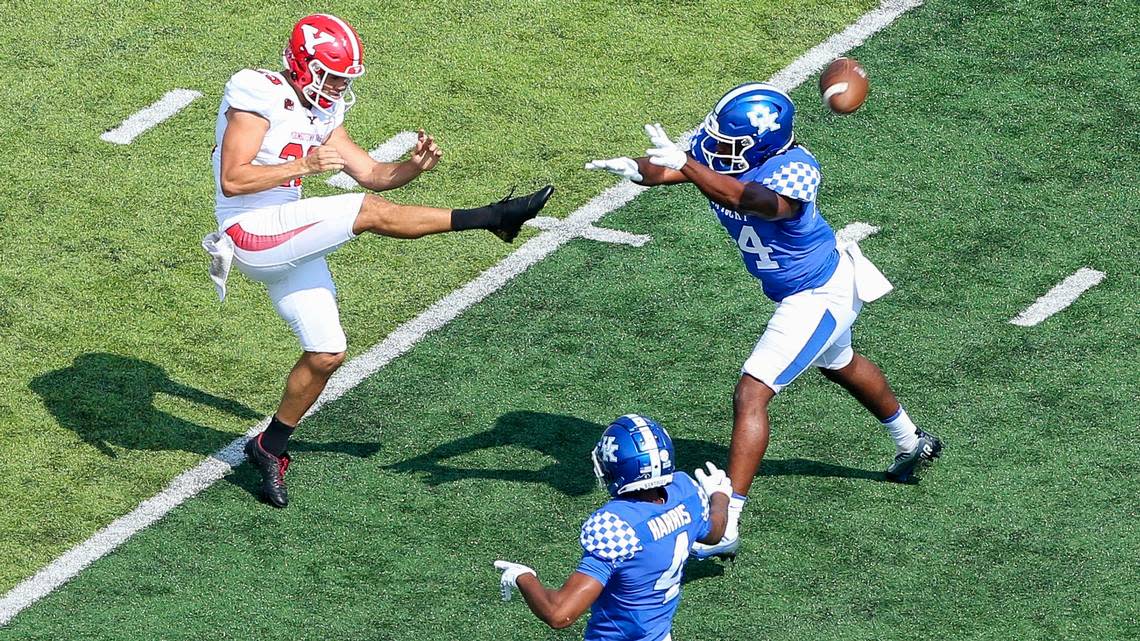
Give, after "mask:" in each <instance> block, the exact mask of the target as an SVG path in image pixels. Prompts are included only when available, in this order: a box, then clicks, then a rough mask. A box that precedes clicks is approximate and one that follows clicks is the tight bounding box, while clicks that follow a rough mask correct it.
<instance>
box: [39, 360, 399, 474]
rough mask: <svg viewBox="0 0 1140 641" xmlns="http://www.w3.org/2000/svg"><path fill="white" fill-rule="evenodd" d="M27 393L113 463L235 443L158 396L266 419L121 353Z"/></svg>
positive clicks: (351, 447) (372, 447)
mask: <svg viewBox="0 0 1140 641" xmlns="http://www.w3.org/2000/svg"><path fill="white" fill-rule="evenodd" d="M28 387H30V388H31V390H32V391H33V392H35V393H36V394H38V395H39V396H40V398H41V399H42V400H43V403H44V405H45V406H46V407H47V409H48V411H49V412H51V414H52V416H54V417H55V419H56V421H58V422H59V424H60V425H62V426H63V427H66V428H67V429H69V430H71V431H73V432H75V433H76V434H77V435H78V436H79V437H80V438H81V439H83V441H84V442H85V443H87V444H89V445H91V446H92V447H94V448H96V449H98V450H99V451H100V452H102V453H103V454H105V455H106V456H109V457H114V456H115V449H114V448H116V447H118V448H125V449H131V450H151V451H162V450H181V451H185V452H193V453H196V454H201V455H203V456H208V455H210V454H213V453H214V452H217V451H218V450H219V449H221V448H222V447H224V446H226V445H228V444H229V443H230V442H232V441H233V440H234V439H235V438H237V436H238V435H237V434H234V433H232V432H226V431H223V430H218V429H214V428H212V427H208V426H205V425H200V424H198V423H195V422H193V421H189V420H186V419H185V418H182V417H180V416H177V415H176V414H174V413H170V412H168V411H165V410H163V409H160V408H159V407H156V400H157V399H158V397H159V396H168V397H171V398H172V399H175V400H174V403H175V404H184V403H190V404H193V405H198V406H203V407H209V408H212V409H214V410H217V411H219V412H224V413H226V414H229V415H231V416H236V417H238V418H240V419H243V420H246V421H249V422H250V424H252V423H254V422H256V421H259V420H261V419H262V415H261V413H259V412H256V411H254V410H252V409H250V408H248V407H246V406H245V405H243V404H241V403H239V402H237V401H234V400H230V399H227V398H221V397H218V396H214V395H213V394H210V393H208V392H203V391H202V390H199V389H195V388H193V387H189V386H187V385H183V384H181V383H179V382H177V381H175V380H173V379H171V378H170V376H169V375H167V373H166V370H164V369H162V368H161V367H159V366H157V365H155V364H154V363H148V362H146V361H143V360H139V359H137V358H130V357H128V356H117V355H115V354H101V353H93V354H84V355H82V356H80V357H78V358H76V359H75V362H74V363H72V364H71V366H70V367H65V368H63V369H58V370H55V371H52V372H48V373H46V374H42V375H40V376H37V377H36V378H34V379H33V380H32V382H31V383H30V384H29V385H28ZM290 447H291V449H294V450H297V451H304V450H320V451H332V452H342V453H345V454H350V455H353V456H361V457H366V456H370V455H372V454H374V453H375V452H376V450H377V449H378V448H379V445H378V444H373V443H341V442H336V443H306V442H304V441H301V442H297V443H295V444H292V445H291V446H290ZM240 484H241V483H239V485H240Z"/></svg>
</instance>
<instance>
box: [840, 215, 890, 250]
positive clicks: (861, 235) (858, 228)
mask: <svg viewBox="0 0 1140 641" xmlns="http://www.w3.org/2000/svg"><path fill="white" fill-rule="evenodd" d="M879 231H880V230H879V228H878V227H876V226H874V225H868V224H867V223H862V222H859V221H855V222H853V223H851V224H850V225H847V226H846V227H844V228H843V229H840V230H839V231H837V232H835V243H836V244H837V245H842V244H843V243H858V242H862V241H863V239H865V238H868V237H870V236H874V235H875V234H877V233H879Z"/></svg>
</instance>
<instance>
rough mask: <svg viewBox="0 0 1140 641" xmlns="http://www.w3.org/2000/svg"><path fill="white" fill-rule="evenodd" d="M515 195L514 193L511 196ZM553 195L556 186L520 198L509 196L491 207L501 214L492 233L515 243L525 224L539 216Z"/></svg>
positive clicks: (507, 241) (505, 240) (504, 240)
mask: <svg viewBox="0 0 1140 641" xmlns="http://www.w3.org/2000/svg"><path fill="white" fill-rule="evenodd" d="M513 193H514V192H513V191H512V192H511V194H513ZM553 193H554V185H547V186H545V187H543V188H542V189H539V190H538V191H536V192H534V193H533V194H527V195H526V196H519V197H518V198H511V194H508V195H507V197H506V198H503V199H502V200H500V201H499V202H497V203H495V204H493V205H491V207H493V208H495V209H496V210H497V211H498V212H499V215H500V218H499V224H498V225H497V226H495V227H491V228H490V232H491V233H492V234H494V235H496V236H498V237H499V238H502V239H503V242H506V243H510V242H514V240H515V236H518V235H519V230H521V229H522V226H523V223H525V222H526V221H528V220H530V219H531V218H534V217H535V216H537V215H538V212H540V211H542V208H543V207H545V206H546V201H548V200H550V196H551V195H552V194H553Z"/></svg>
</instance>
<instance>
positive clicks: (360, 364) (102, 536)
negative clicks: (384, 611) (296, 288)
mask: <svg viewBox="0 0 1140 641" xmlns="http://www.w3.org/2000/svg"><path fill="white" fill-rule="evenodd" d="M920 4H922V2H921V1H920V0H884V2H883V3H882V5H881V6H880V7H879V8H878V9H874V10H872V11H871V12H869V13H867V14H866V15H864V16H863V17H862V18H860V19H859V20H858V21H857V22H856V23H854V24H853V25H851V26H850V27H848V28H847V29H845V30H844V31H843V32H841V33H839V34H837V35H835V36H832V37H831V38H828V39H827V41H825V42H824V43H823V44H821V45H819V46H817V47H815V48H813V49H811V50H810V51H808V52H807V53H805V54H804V55H803V56H800V57H799V58H797V59H796V60H795V61H794V62H792V64H790V65H789V66H788V67H786V68H785V69H784V70H782V71H780V72H779V73H777V74H776V75H775V76H773V77H772V79H771V80H770V82H772V83H774V84H777V85H778V86H780V88H782V89H784V90H790V89H793V88H794V87H795V86H796V85H798V84H799V83H801V82H803V81H804V80H806V79H807V78H808V77H809V76H810V75H811V74H812V73H814V72H815V71H817V70H819V69H822V68H823V66H824V65H825V64H827V63H828V62H830V61H831V60H832V58H835V57H837V56H839V55H841V54H842V53H844V52H846V51H847V50H848V49H850V48H852V47H855V46H857V45H859V44H861V43H862V42H863V41H864V40H866V39H867V38H868V37H869V36H871V35H872V34H873V33H875V32H876V31H879V30H880V29H883V28H884V27H886V26H887V25H889V24H891V23H892V22H894V20H895V19H896V18H898V17H899V16H900V15H902V14H903V13H905V12H906V11H907V10H909V9H912V8H914V7H917V6H919V5H920ZM124 124H125V123H124ZM136 135H137V134H136ZM645 189H646V188H645V187H641V186H638V185H634V184H633V183H630V182H621V183H618V184H616V185H614V186H613V187H610V188H609V189H607V190H605V191H604V192H602V193H601V194H600V195H598V196H596V197H595V198H594V199H593V200H591V201H589V202H588V203H586V204H585V205H583V206H582V207H580V208H579V209H578V210H577V211H575V212H574V213H572V214H570V215H569V216H568V217H566V219H565V220H563V221H562V223H561V224H559V225H557V226H555V227H554V228H552V229H549V230H546V231H543V232H542V233H540V234H539V235H537V236H535V237H534V238H531V239H530V240H528V241H527V242H526V243H524V244H523V246H522V247H520V248H519V249H518V250H517V251H515V252H514V253H512V254H511V255H509V256H507V257H506V258H504V259H503V260H502V261H501V262H499V263H498V264H497V265H495V266H493V267H491V268H490V269H488V270H487V271H485V272H483V273H482V274H480V275H479V276H478V277H476V278H475V279H474V280H472V281H471V282H469V283H467V284H466V285H464V286H463V287H461V288H459V289H457V290H455V291H453V292H452V293H450V294H448V295H447V296H446V297H444V298H443V299H442V300H440V301H438V302H437V303H435V304H434V305H432V306H431V307H429V308H428V309H426V310H424V312H423V313H421V314H420V315H419V316H416V317H415V318H413V319H412V320H410V321H408V322H407V323H404V324H403V325H401V326H399V327H397V328H396V329H395V331H393V332H392V333H391V334H389V335H388V337H387V338H385V339H384V340H383V341H382V342H381V343H380V344H379V345H376V346H375V347H373V348H372V349H370V350H368V351H367V352H365V353H364V354H361V355H360V356H358V357H356V358H354V359H352V360H351V361H350V362H348V363H346V364H345V365H344V367H342V368H341V369H340V371H338V372H337V373H336V375H335V376H333V378H332V380H330V381H329V384H328V386H327V387H326V388H325V392H324V394H322V395H321V397H320V399H318V400H317V402H316V404H314V405H313V408H312V409H311V410H310V411H309V413H310V414H311V413H313V412H315V411H317V410H318V409H319V408H320V407H322V406H323V405H324V404H326V403H329V402H331V401H334V400H336V399H338V398H340V397H341V396H343V395H344V394H345V393H346V392H348V391H349V390H351V389H352V388H353V387H355V386H356V385H358V384H359V383H360V382H361V381H363V380H364V379H365V378H367V377H369V376H371V375H372V374H374V373H375V372H376V371H378V370H379V369H381V368H382V367H384V366H385V365H387V364H388V363H390V362H392V361H393V360H394V359H395V358H397V357H398V356H400V355H401V354H403V353H404V352H407V351H408V350H410V349H411V348H412V347H413V346H414V345H415V344H416V343H418V342H419V341H420V340H421V339H422V338H423V337H424V336H426V335H427V334H429V333H431V332H433V331H435V330H437V329H439V328H440V327H443V326H444V325H446V324H447V323H448V322H449V321H451V320H452V319H454V318H455V317H456V316H458V315H459V314H461V313H462V312H463V311H465V310H466V309H467V308H469V307H471V306H472V305H474V304H475V303H477V302H479V301H481V300H483V299H484V298H486V297H487V296H489V295H490V294H491V293H493V292H495V291H496V290H498V289H500V288H501V287H502V286H503V285H505V284H506V283H507V282H509V281H510V280H511V279H512V278H514V277H515V276H518V275H519V274H521V273H523V272H525V271H526V270H527V269H529V268H530V267H531V266H532V265H534V264H535V263H537V262H539V261H540V260H542V259H543V258H546V257H547V256H549V255H550V254H551V253H553V252H554V250H556V249H558V248H559V247H561V246H562V245H564V244H566V243H567V242H569V241H571V240H573V239H575V238H579V237H583V236H586V235H587V234H594V233H595V232H594V231H591V230H596V228H594V227H593V224H594V223H595V222H596V221H598V220H599V219H601V218H602V216H605V215H606V214H608V213H609V212H611V211H613V210H615V209H617V208H618V207H621V206H622V205H624V204H626V203H628V202H629V201H631V200H633V199H634V197H636V196H637V195H638V194H640V193H641V192H642V191H644V190H645ZM264 424H265V421H262V423H260V424H258V425H255V426H253V427H251V428H250V429H249V431H247V432H246V435H245V436H242V437H239V438H237V439H234V441H233V442H232V443H230V444H229V445H227V446H226V447H225V448H223V449H222V450H220V451H219V452H217V453H215V454H213V455H212V456H210V457H209V458H207V459H206V460H204V461H203V462H202V463H199V464H198V465H197V466H196V467H194V468H193V469H191V470H189V471H187V472H184V473H182V474H181V475H179V476H178V477H176V478H175V479H174V480H173V481H171V483H170V485H168V486H167V487H166V488H165V489H164V490H162V491H161V492H159V493H158V494H156V495H154V496H153V497H151V498H149V499H147V500H145V501H143V502H142V503H140V504H139V506H138V507H136V508H135V509H134V510H132V511H131V512H130V513H129V514H127V515H125V516H123V517H121V518H119V519H116V520H115V521H114V522H113V523H111V524H110V525H109V526H107V527H106V528H104V529H102V530H100V531H99V532H97V533H95V535H94V536H92V537H91V538H89V539H87V540H86V541H84V542H82V543H80V544H79V545H77V546H75V547H74V548H72V549H71V550H68V551H67V552H65V553H64V554H63V555H61V556H59V557H58V558H56V559H55V560H54V561H52V562H51V563H49V564H48V565H47V566H45V567H44V568H43V569H41V570H40V571H39V572H37V573H36V574H35V575H33V576H32V577H30V578H28V579H26V580H25V581H23V582H21V583H20V584H19V585H17V586H16V587H14V588H12V589H11V590H10V591H9V592H8V593H7V594H5V595H4V597H3V598H2V599H0V626H2V625H5V624H7V623H8V622H9V621H11V620H12V617H14V616H16V615H17V614H19V613H20V612H21V611H22V610H24V609H25V608H27V607H28V606H30V605H32V604H33V603H35V602H36V601H38V600H40V599H42V598H43V597H45V596H47V595H48V594H50V593H51V592H52V591H54V590H55V589H56V588H58V587H59V586H61V585H63V584H64V583H66V582H67V581H69V580H70V579H72V578H73V577H75V575H77V574H79V572H80V571H82V570H83V569H84V568H85V567H87V566H88V565H90V564H91V563H93V562H94V561H95V560H97V559H99V558H100V557H102V556H104V555H105V554H107V553H108V552H110V551H112V550H114V549H115V548H117V547H119V546H120V545H122V544H123V543H124V542H125V541H127V540H128V539H130V538H131V537H132V536H134V535H135V534H136V533H137V532H139V531H140V530H142V529H143V528H145V527H147V526H148V525H150V524H152V523H154V522H156V521H158V520H159V519H161V518H162V517H163V516H164V515H165V514H166V513H167V512H169V511H170V510H172V509H174V508H175V507H177V506H178V505H181V504H182V503H183V502H185V501H186V500H187V499H189V498H191V497H193V496H194V495H196V494H198V493H199V492H201V491H202V490H204V489H205V488H207V487H209V486H210V485H211V484H213V483H214V482H215V481H217V480H218V479H220V478H222V477H223V476H225V475H226V474H228V473H229V472H230V470H231V469H232V468H233V466H235V465H239V464H240V463H241V462H242V461H243V460H244V458H245V456H244V454H243V453H242V445H243V444H244V442H245V440H246V439H247V438H248V437H250V436H252V435H254V434H256V433H257V432H259V431H261V430H262V429H264Z"/></svg>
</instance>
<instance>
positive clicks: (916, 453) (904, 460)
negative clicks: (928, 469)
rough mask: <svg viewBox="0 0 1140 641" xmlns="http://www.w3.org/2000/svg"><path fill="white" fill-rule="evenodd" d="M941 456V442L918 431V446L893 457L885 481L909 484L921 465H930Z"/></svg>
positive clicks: (931, 435)
mask: <svg viewBox="0 0 1140 641" xmlns="http://www.w3.org/2000/svg"><path fill="white" fill-rule="evenodd" d="M941 454H942V441H941V440H940V439H939V438H938V437H937V436H935V435H933V434H927V433H926V432H923V431H922V430H918V446H917V447H915V448H914V449H913V450H911V451H909V452H902V453H900V454H896V455H895V460H894V461H892V462H891V465H890V467H888V468H887V480H889V481H894V482H895V483H910V482H912V480H913V479H914V471H915V469H917V468H918V466H919V465H921V464H923V463H932V462H934V459H936V458H938V457H939V456H941Z"/></svg>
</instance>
